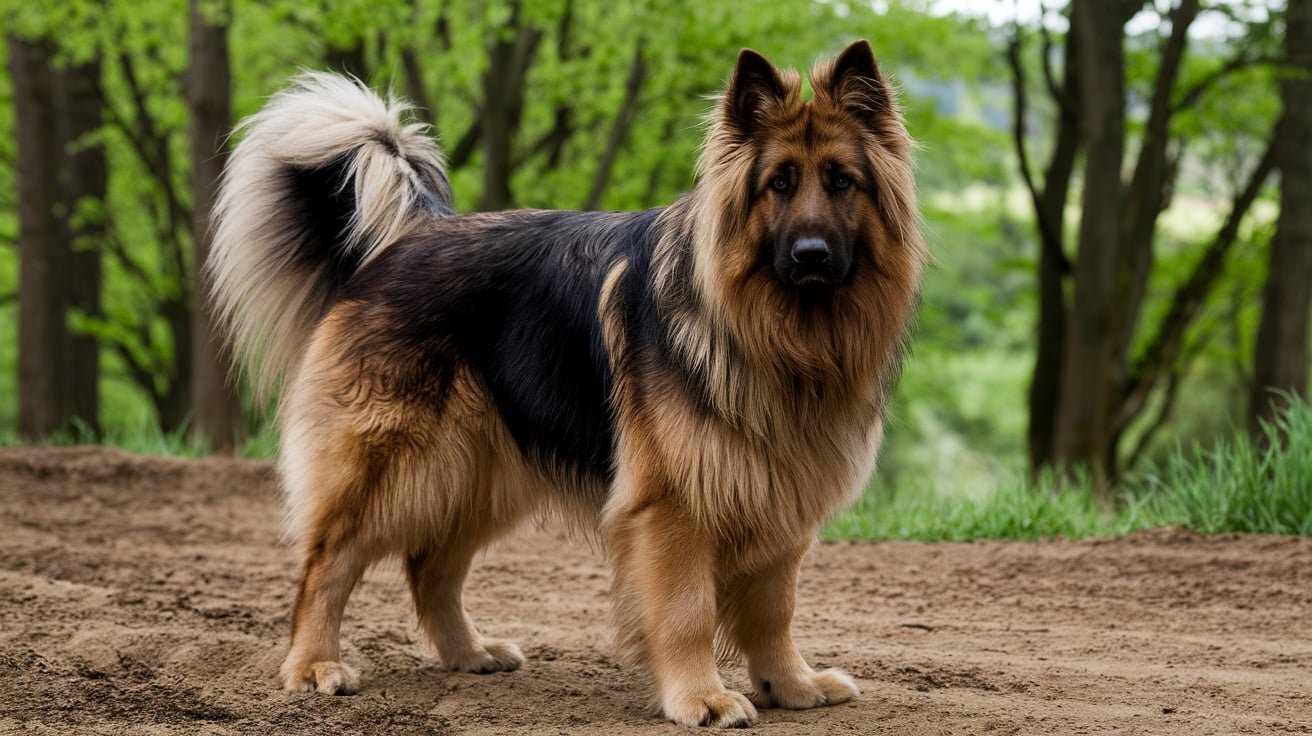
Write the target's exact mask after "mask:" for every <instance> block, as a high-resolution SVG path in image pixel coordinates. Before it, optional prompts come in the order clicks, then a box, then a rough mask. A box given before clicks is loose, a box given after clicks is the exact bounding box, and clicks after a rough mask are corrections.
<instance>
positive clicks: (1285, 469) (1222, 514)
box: [824, 399, 1312, 541]
mask: <svg viewBox="0 0 1312 736" xmlns="http://www.w3.org/2000/svg"><path fill="white" fill-rule="evenodd" d="M1264 432H1265V435H1266V439H1267V441H1266V442H1265V443H1262V444H1261V445H1259V444H1258V443H1255V442H1254V441H1253V440H1252V439H1250V438H1249V437H1248V436H1247V435H1245V434H1236V435H1235V436H1234V437H1233V438H1232V439H1230V440H1228V441H1225V442H1222V443H1219V444H1217V445H1216V446H1214V447H1201V446H1197V445H1195V446H1194V447H1192V448H1190V449H1188V450H1180V449H1177V450H1176V451H1175V452H1174V453H1172V454H1171V455H1170V456H1169V458H1168V459H1167V461H1166V462H1165V464H1164V465H1163V466H1161V467H1160V468H1153V469H1150V470H1149V471H1147V472H1144V473H1139V474H1137V475H1135V476H1133V477H1131V478H1127V479H1126V481H1125V482H1124V484H1123V488H1122V490H1121V491H1120V495H1119V497H1118V499H1117V503H1116V504H1115V507H1114V508H1113V509H1108V508H1105V507H1104V506H1103V505H1102V504H1100V503H1099V502H1098V500H1097V499H1096V497H1095V495H1094V492H1093V489H1092V484H1091V483H1089V482H1088V481H1087V479H1085V480H1080V481H1076V482H1068V483H1059V482H1056V481H1055V480H1054V479H1053V478H1051V477H1045V478H1042V479H1040V480H1039V481H1038V482H1036V483H1029V482H1024V481H1019V480H1018V481H1016V482H1013V483H1009V484H1006V485H997V486H995V487H993V488H992V489H990V490H988V491H986V492H984V493H981V494H978V495H973V496H962V495H956V494H953V493H951V492H942V491H939V490H938V489H933V488H924V487H922V488H912V489H908V488H902V489H900V490H899V491H897V492H890V491H888V490H887V489H884V488H880V487H878V486H877V485H874V486H872V487H871V488H870V489H868V490H867V492H866V494H865V496H864V497H862V498H861V500H860V501H858V502H857V504H856V505H855V506H853V507H852V508H851V509H849V510H847V511H845V512H843V513H841V514H839V515H838V516H837V517H836V518H835V519H834V520H833V521H831V522H830V524H829V526H828V527H827V528H826V529H825V532H824V537H825V538H827V539H916V540H924V541H938V540H952V541H968V540H972V539H1045V538H1053V537H1064V538H1068V539H1074V538H1080V537H1107V536H1117V535H1121V534H1127V533H1129V532H1132V531H1136V530H1139V529H1146V528H1151V527H1160V526H1182V527H1186V528H1189V529H1194V530H1196V531H1200V532H1205V533H1209V534H1216V533H1222V532H1252V533H1259V534H1295V535H1302V536H1312V407H1309V405H1308V404H1307V403H1306V402H1305V401H1302V400H1298V399H1291V400H1290V407H1289V409H1288V410H1287V411H1286V412H1284V413H1282V414H1281V415H1280V416H1278V417H1277V418H1276V419H1275V420H1274V421H1273V422H1272V423H1271V424H1269V425H1267V426H1265V427H1264ZM1281 438H1284V439H1283V440H1282V439H1281Z"/></svg>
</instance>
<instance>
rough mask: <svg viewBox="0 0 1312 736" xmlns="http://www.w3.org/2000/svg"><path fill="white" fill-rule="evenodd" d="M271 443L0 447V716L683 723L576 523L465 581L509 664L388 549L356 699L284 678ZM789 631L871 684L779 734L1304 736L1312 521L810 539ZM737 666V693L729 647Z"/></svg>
mask: <svg viewBox="0 0 1312 736" xmlns="http://www.w3.org/2000/svg"><path fill="white" fill-rule="evenodd" d="M280 513H281V512H280V508H279V502H278V496H277V493H276V490H275V485H274V481H273V475H272V471H271V470H270V467H269V466H268V465H267V464H264V463H255V462H245V461H233V460H201V461H188V460H176V459H160V458H145V457H140V456H135V455H130V454H126V453H122V452H117V451H112V450H103V449H95V448H74V449H20V450H6V451H0V732H2V733H37V734H45V733H52V734H54V733H58V734H71V733H77V734H111V733H113V734H118V733H145V734H301V733H304V734H311V733H315V734H318V733H359V734H384V733H386V734H409V733H439V734H440V733H524V734H606V735H608V736H615V735H617V734H630V733H672V732H677V731H680V730H682V729H679V728H677V727H675V726H673V725H672V724H665V723H661V722H660V721H659V720H656V719H654V718H653V717H651V716H649V715H648V713H647V711H646V710H645V707H646V703H647V697H646V693H645V691H644V689H643V687H642V685H641V681H640V679H639V677H638V676H637V675H636V673H634V672H632V671H630V670H628V669H626V668H624V667H622V666H620V665H619V664H618V663H617V662H616V660H615V657H614V656H613V651H612V649H611V647H610V644H609V638H610V634H609V631H608V620H609V615H608V605H607V600H606V574H605V569H604V568H603V566H602V564H601V560H600V557H599V555H597V554H596V553H594V552H593V551H592V550H590V549H589V548H588V546H587V545H586V544H582V543H579V542H575V541H570V540H569V539H568V538H566V537H565V536H563V535H561V534H557V533H553V532H551V531H550V530H540V529H526V530H524V531H523V532H521V533H519V534H517V535H516V536H515V537H513V538H512V539H511V540H509V541H508V542H506V543H504V544H502V545H500V546H498V547H497V548H495V549H493V550H490V551H489V552H488V553H487V554H486V555H485V556H483V557H482V558H480V560H479V561H478V563H477V565H476V568H475V571H474V573H473V574H472V577H471V581H470V586H469V588H468V591H467V594H466V600H467V605H468V607H469V609H470V611H471V613H472V614H473V616H474V618H475V619H476V620H477V621H478V622H479V624H480V626H481V627H482V628H483V630H484V631H486V632H487V633H489V634H490V635H493V636H498V637H509V638H512V639H514V640H516V641H518V643H519V644H520V645H521V647H522V648H523V650H524V653H525V655H526V656H527V657H528V662H527V664H526V665H525V666H524V667H523V668H522V669H521V670H519V671H518V672H514V673H510V674H498V675H489V676H478V675H464V674H452V673H448V672H445V671H443V670H442V669H441V668H440V666H439V664H438V661H437V659H436V656H435V654H434V653H433V652H432V651H431V650H430V649H429V647H428V646H427V644H426V643H425V642H424V641H423V640H422V638H421V636H420V635H419V632H418V630H417V628H416V625H415V619H414V614H413V613H412V612H411V610H410V607H409V601H408V596H407V592H406V589H405V585H404V582H403V580H402V579H401V576H400V574H399V572H398V571H397V570H396V569H395V568H394V567H382V568H379V569H376V570H374V571H371V572H370V573H369V575H367V576H366V578H365V580H364V582H363V583H362V585H361V587H360V588H359V589H358V590H357V591H356V594H355V596H354V597H353V598H352V600H351V605H350V606H349V608H348V609H347V618H346V622H345V624H344V627H343V640H344V649H345V657H346V660H347V661H348V662H349V663H352V664H354V665H356V666H358V667H359V668H360V669H361V670H362V671H363V673H364V685H363V688H362V692H361V693H360V694H359V695H356V696H352V697H325V696H317V695H304V694H289V693H283V692H281V691H279V690H278V689H277V682H276V672H277V668H278V664H279V662H280V661H281V657H282V654H283V651H284V649H285V647H286V644H287V626H288V609H289V607H290V604H291V596H292V592H293V583H294V576H295V573H296V560H295V559H293V556H292V554H291V552H290V550H288V549H287V548H286V547H285V546H283V545H281V544H280V543H279V517H280ZM800 599H801V604H800V610H799V612H798V617H797V622H796V630H797V632H798V640H799V644H800V646H801V648H802V650H803V651H804V653H805V654H806V655H807V656H808V657H809V658H810V659H811V661H812V663H813V664H815V665H816V666H838V667H843V668H845V669H847V670H848V671H849V672H850V673H852V674H853V675H854V676H856V677H857V678H858V679H859V681H860V685H861V688H862V691H863V692H862V696H861V697H860V699H859V700H857V701H855V702H853V703H850V704H846V705H841V706H837V707H834V708H827V709H820V710H814V711H807V712H790V711H781V710H767V711H763V712H762V718H761V721H760V723H759V725H758V726H757V729H758V730H759V731H760V732H762V733H777V734H825V735H826V736H833V735H835V734H865V733H869V734H884V733H887V734H967V733H988V734H995V733H996V734H1013V733H1025V734H1031V733H1032V734H1094V733H1134V734H1189V736H1203V735H1204V734H1249V733H1254V734H1256V733H1261V734H1266V733H1312V633H1309V632H1312V540H1310V539H1293V538H1282V537H1264V536H1249V535H1228V536H1221V537H1203V536H1199V535H1195V534H1191V533H1188V532H1184V531H1180V530H1158V531H1153V532H1148V533H1144V534H1139V535H1136V536H1133V537H1130V538H1128V539H1122V540H1114V541H1085V542H1065V541H1058V542H1040V543H999V542H980V543H974V544H917V543H900V542H899V543H877V544H872V543H850V544H848V543H844V544H821V545H818V546H817V547H816V549H815V550H813V551H812V553H811V555H810V556H809V557H808V560H807V563H806V568H805V570H804V572H803V576H802V585H801V595H800ZM726 678H727V680H728V682H729V683H730V684H731V686H734V687H738V688H740V689H741V688H745V687H746V686H747V681H746V677H745V675H744V673H743V672H742V670H741V669H740V668H738V667H733V666H731V667H728V668H727V669H726Z"/></svg>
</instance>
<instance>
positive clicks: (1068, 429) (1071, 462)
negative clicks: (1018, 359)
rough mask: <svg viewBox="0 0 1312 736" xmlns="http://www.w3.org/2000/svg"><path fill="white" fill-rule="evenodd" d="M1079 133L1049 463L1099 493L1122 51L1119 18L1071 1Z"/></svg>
mask: <svg viewBox="0 0 1312 736" xmlns="http://www.w3.org/2000/svg"><path fill="white" fill-rule="evenodd" d="M1073 13H1074V19H1073V20H1072V23H1071V26H1072V28H1073V29H1074V32H1075V34H1076V38H1075V43H1076V53H1077V54H1078V57H1077V64H1078V67H1079V68H1078V72H1077V75H1078V89H1079V98H1080V127H1081V129H1082V130H1083V132H1084V140H1085V152H1086V154H1087V155H1086V162H1085V168H1084V194H1083V202H1082V211H1081V217H1080V231H1079V245H1078V251H1077V255H1076V263H1075V295H1074V301H1073V304H1072V310H1071V319H1070V322H1069V324H1068V325H1067V334H1066V340H1067V342H1066V352H1065V360H1064V369H1063V373H1062V387H1061V398H1060V405H1061V411H1060V414H1059V418H1058V422H1057V427H1056V456H1057V459H1058V461H1059V462H1060V463H1061V464H1062V465H1063V467H1066V468H1075V467H1084V468H1086V469H1088V470H1089V471H1090V472H1091V473H1092V474H1093V477H1094V481H1095V486H1096V487H1097V488H1099V489H1101V491H1102V492H1103V493H1104V494H1105V493H1106V492H1107V491H1109V489H1110V482H1111V479H1112V476H1113V474H1114V473H1113V470H1114V468H1115V442H1114V440H1113V438H1112V437H1111V433H1110V429H1111V427H1112V421H1113V413H1114V407H1115V405H1116V402H1117V401H1118V399H1119V397H1120V389H1121V387H1122V386H1123V385H1124V383H1125V356H1124V352H1123V350H1122V347H1121V340H1120V336H1121V334H1122V330H1123V326H1122V323H1123V321H1124V320H1125V318H1126V315H1125V314H1124V313H1123V312H1121V311H1120V310H1119V301H1118V300H1119V299H1120V298H1121V293H1122V290H1121V286H1122V284H1123V278H1124V276H1125V274H1124V273H1123V270H1124V267H1125V264H1124V263H1123V261H1122V260H1121V253H1120V250H1121V249H1120V236H1121V227H1120V224H1121V213H1122V207H1123V205H1124V198H1125V187H1124V184H1123V183H1122V181H1121V162H1122V160H1123V158H1124V154H1125V50H1124V46H1123V38H1124V33H1123V30H1122V26H1121V16H1120V9H1119V8H1118V7H1117V6H1116V5H1115V4H1113V3H1106V2H1103V0H1075V4H1074V9H1073Z"/></svg>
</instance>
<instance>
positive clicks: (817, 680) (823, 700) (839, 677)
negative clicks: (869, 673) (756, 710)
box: [755, 669, 861, 710]
mask: <svg viewBox="0 0 1312 736" xmlns="http://www.w3.org/2000/svg"><path fill="white" fill-rule="evenodd" d="M755 685H756V698H755V700H756V701H757V703H758V704H759V705H761V706H763V707H766V708H790V709H792V710H805V709H807V708H818V707H820V706H822V705H838V704H839V703H846V702H847V701H849V700H851V699H852V698H855V697H856V696H858V695H860V694H861V691H860V689H858V688H857V686H856V682H855V681H854V680H853V679H852V678H851V676H849V675H848V674H847V673H846V672H844V671H842V670H837V669H833V670H825V671H823V672H799V673H797V674H796V675H791V676H782V677H774V678H769V679H760V680H757V681H756V682H755Z"/></svg>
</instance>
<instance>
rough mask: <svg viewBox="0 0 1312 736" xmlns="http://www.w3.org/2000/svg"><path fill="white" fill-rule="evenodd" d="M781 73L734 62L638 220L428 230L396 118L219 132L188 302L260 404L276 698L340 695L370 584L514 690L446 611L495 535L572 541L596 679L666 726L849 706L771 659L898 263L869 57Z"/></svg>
mask: <svg viewBox="0 0 1312 736" xmlns="http://www.w3.org/2000/svg"><path fill="white" fill-rule="evenodd" d="M811 82H812V87H813V89H814V98H813V99H809V100H808V99H803V97H802V89H801V88H802V84H801V78H800V76H799V75H798V74H797V73H796V72H794V71H791V70H780V69H777V68H775V67H774V66H773V65H772V64H771V63H770V62H769V61H767V60H766V59H765V58H764V57H762V56H761V55H759V54H757V53H755V52H753V51H749V50H744V51H743V52H742V53H741V54H740V55H739V57H738V62H737V67H736V68H735V70H734V72H733V76H732V78H731V80H730V82H729V85H728V88H727V89H726V91H725V93H724V97H723V100H722V102H720V103H719V104H718V109H717V111H716V112H715V113H714V114H713V116H712V120H711V126H710V131H709V134H708V137H707V139H706V143H705V150H704V152H703V153H702V157H701V161H700V164H699V170H698V179H697V183H696V185H695V187H694V188H693V190H692V191H691V192H690V193H688V194H686V195H684V196H683V197H682V198H680V199H679V200H678V201H676V202H675V203H674V204H672V205H670V206H669V207H666V208H664V209H657V210H650V211H647V212H606V213H600V212H544V211H516V212H500V213H484V214H456V213H455V212H454V211H453V210H452V206H451V191H450V186H449V183H448V180H447V174H446V171H445V169H444V162H443V158H442V155H441V153H440V152H439V151H438V149H437V147H436V146H435V144H434V143H433V141H432V140H431V139H430V138H429V137H428V136H427V135H426V130H425V128H424V127H423V126H421V125H418V124H415V123H413V122H407V111H408V107H407V106H406V105H405V104H404V103H401V102H398V101H396V100H388V101H384V100H382V99H380V98H379V97H378V96H376V95H375V94H373V93H372V92H370V91H369V90H368V89H366V88H365V87H364V86H363V85H361V84H360V83H358V82H357V81H354V80H349V79H346V78H342V77H337V76H332V75H327V74H315V73H311V74H305V75H303V76H301V77H299V78H298V79H297V80H296V81H295V83H294V85H293V86H292V87H291V88H290V89H288V90H286V91H284V92H281V93H279V94H277V95H275V96H274V97H273V98H272V99H271V100H270V102H269V103H268V105H267V106H266V107H265V108H264V110H263V111H261V112H260V113H258V114H256V115H255V116H253V117H251V118H250V119H248V120H247V121H246V122H245V123H244V124H243V129H244V132H245V135H244V138H243V139H242V141H241V143H240V144H239V145H238V146H237V147H236V150H235V151H234V153H233V155H232V157H231V159H230V161H229V163H228V169H227V173H226V176H225V180H224V183H223V191H222V194H221V196H220V199H219V201H218V204H217V209H216V215H215V216H216V225H215V227H216V230H215V241H214V245H213V253H212V257H211V260H210V262H209V263H208V269H209V271H208V274H209V277H210V278H211V279H212V281H213V285H214V291H215V293H216V301H217V307H218V308H219V309H220V310H221V313H222V315H223V317H224V319H225V321H226V324H227V325H228V327H229V330H230V336H231V339H232V342H233V344H234V347H235V350H236V352H237V354H238V356H239V357H240V358H241V359H242V360H243V361H244V362H245V363H246V364H247V365H249V366H251V370H250V373H251V375H252V378H253V380H254V383H255V384H256V386H257V388H258V389H259V390H261V391H263V392H265V394H266V395H267V394H268V393H269V392H272V391H274V390H276V389H278V388H279V387H281V390H282V394H281V402H280V408H279V422H280V426H281V430H282V449H281V457H280V462H279V467H280V472H281V477H282V483H283V486H284V488H285V491H286V498H287V508H288V518H289V522H290V529H291V531H292V533H293V535H294V538H295V539H296V540H297V543H298V544H299V549H300V550H301V553H302V554H303V560H304V567H303V570H302V573H301V582H300V589H299V592H298V594H297V597H296V604H295V609H294V612H293V615H292V634H291V648H290V651H289V653H288V654H287V659H286V662H285V663H284V664H283V665H282V670H281V675H282V682H283V684H284V685H285V686H286V687H287V688H289V689H296V690H308V689H316V690H318V691H320V692H323V693H349V692H352V691H354V690H355V689H356V687H357V685H358V677H357V675H356V673H355V671H354V670H353V669H352V668H350V667H348V666H347V665H345V664H344V663H343V662H342V661H341V660H340V650H339V649H338V631H339V628H340V624H341V620H342V610H343V608H344V607H345V605H346V601H347V598H348V597H349V596H350V593H351V589H352V588H353V587H354V585H355V584H356V582H357V581H358V580H359V579H360V576H361V574H362V573H363V572H364V571H365V569H366V568H367V567H368V566H369V565H370V564H371V563H373V562H375V561H377V560H379V559H381V558H385V557H389V556H399V557H400V558H401V559H402V560H403V561H404V567H405V570H406V573H407V575H408V578H409V584H410V589H411V592H412V593H413V595H414V604H415V609H416V611H417V612H418V616H419V621H420V624H421V626H422V627H423V629H424V631H425V632H426V633H427V635H428V636H429V637H430V638H431V639H432V641H433V644H434V645H436V647H437V650H438V652H439V653H440V654H441V657H442V661H443V662H444V663H445V665H446V666H447V667H449V668H451V669H453V670H460V671H466V672H496V671H501V670H513V669H515V668H516V667H518V666H519V665H520V664H522V663H523V661H524V658H523V656H522V655H521V654H520V652H519V649H517V648H516V647H515V645H514V644H511V643H509V642H505V641H498V640H495V639H490V638H488V637H485V636H483V635H482V634H480V633H479V631H478V629H477V628H476V627H475V626H474V623H473V622H472V621H471V620H470V618H469V616H468V614H467V613H466V612H465V609H464V606H463V604H462V603H461V588H462V586H463V583H464V580H465V575H466V573H467V571H468V570H469V566H470V561H471V559H472V558H473V556H474V554H475V553H476V552H477V551H478V550H479V549H480V548H482V547H484V546H485V545H487V544H488V543H489V542H491V541H493V540H494V539H497V538H498V537H501V536H503V535H505V534H506V533H508V532H509V531H511V530H512V529H514V528H515V527H516V525H517V524H518V523H519V522H520V521H521V520H523V519H525V518H527V517H533V516H539V517H540V516H542V515H543V514H564V515H566V516H567V517H568V518H571V519H574V520H575V521H581V522H583V523H586V524H587V525H589V526H594V527H598V528H599V529H600V530H601V535H600V537H601V539H602V540H603V542H604V547H605V550H606V553H607V557H608V560H609V563H610V565H611V566H612V569H613V580H612V586H611V587H612V594H613V598H614V605H615V611H616V618H617V628H618V631H619V639H620V644H621V648H622V651H624V652H625V653H626V654H628V655H631V658H632V661H634V662H635V663H636V664H638V665H640V666H641V667H642V668H644V669H645V671H647V672H649V673H650V674H651V676H652V677H653V679H654V685H655V690H656V692H657V694H658V698H659V707H660V709H661V711H662V712H663V713H664V715H665V717H667V718H669V719H671V720H673V721H676V722H678V723H680V724H684V725H703V726H708V725H709V726H742V725H747V724H750V723H751V722H752V721H754V720H755V719H756V710H755V708H754V707H753V703H752V701H749V700H748V698H747V697H744V696H743V695H741V694H739V693H737V692H731V691H729V690H726V689H725V686H724V683H723V682H722V680H721V679H720V675H719V672H718V670H717V666H716V662H717V660H716V657H715V651H716V648H717V647H716V642H717V637H719V639H718V641H720V642H723V643H725V644H728V645H731V646H732V648H733V649H735V650H736V651H738V652H740V653H741V654H742V656H744V657H745V658H746V662H747V667H748V671H749V673H750V676H751V680H752V684H753V686H754V687H755V702H756V704H758V705H762V706H782V707H784V708H811V707H815V706H820V705H826V704H833V703H841V702H843V701H846V700H848V699H850V698H852V697H853V696H854V695H856V694H857V688H856V685H855V684H854V682H853V681H852V679H851V678H850V677H848V676H847V675H846V674H844V673H842V672H840V671H838V670H826V671H823V672H816V671H815V670H813V669H812V668H811V667H810V666H808V665H807V663H806V660H805V659H803V657H802V655H801V653H800V652H799V651H798V650H797V647H796V646H795V645H794V643H793V639H792V636H791V634H790V632H789V628H790V622H791V619H792V615H793V605H794V600H795V596H796V588H797V575H798V568H799V566H800V563H801V560H802V557H803V556H804V555H805V554H806V551H807V549H808V548H809V547H810V545H811V544H812V541H813V540H814V539H815V536H816V533H817V530H818V528H819V526H820V524H821V523H822V522H823V521H824V520H825V518H826V516H827V515H829V514H831V513H832V512H833V511H835V510H836V509H838V508H839V507H840V506H842V505H843V504H845V503H847V502H850V501H851V500H852V499H853V498H854V497H855V496H856V495H857V494H858V493H859V492H860V490H861V488H862V487H863V485H864V483H865V482H866V479H867V477H868V476H869V475H870V473H871V472H872V470H873V467H874V464H875V457H876V454H877V451H878V449H879V445H880V441H881V438H882V435H883V424H882V417H883V414H884V409H885V405H886V403H887V400H888V396H889V392H890V388H891V386H892V384H893V382H894V379H895V378H896V376H897V373H898V368H899V364H900V362H901V354H902V348H903V340H904V336H905V334H906V332H907V327H908V323H909V322H910V320H911V319H912V314H913V311H914V306H915V304H916V300H917V290H918V285H919V282H920V276H921V270H922V267H923V266H924V264H925V262H926V259H927V254H926V250H925V246H924V243H923V240H922V237H921V234H920V231H919V223H918V211H917V205H916V200H915V191H914V182H913V175H912V160H911V147H912V143H911V140H910V139H909V138H908V136H907V133H906V131H905V129H904V127H903V124H902V122H901V117H900V114H899V111H898V106H897V103H896V101H895V99H894V93H893V90H892V88H891V87H890V85H889V84H888V83H886V81H885V79H884V78H883V77H882V76H881V75H880V72H879V70H878V68H877V67H876V64H875V58H874V55H873V53H872V52H871V50H870V46H869V45H868V44H867V43H866V42H864V41H860V42H857V43H855V44H853V45H851V46H850V47H848V48H847V49H846V50H845V51H843V52H842V54H841V55H839V56H838V58H837V59H836V60H834V61H832V62H828V63H821V64H819V65H818V66H817V67H816V68H815V69H814V71H813V72H812V75H811Z"/></svg>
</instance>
